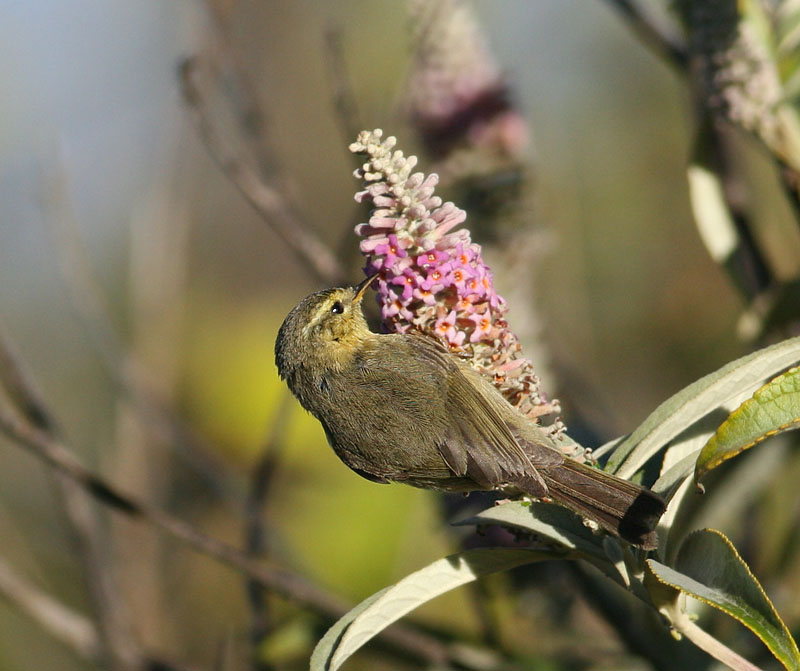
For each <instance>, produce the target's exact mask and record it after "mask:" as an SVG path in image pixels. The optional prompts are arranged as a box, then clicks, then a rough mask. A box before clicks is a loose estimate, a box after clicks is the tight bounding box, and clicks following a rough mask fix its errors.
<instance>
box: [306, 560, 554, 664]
mask: <svg viewBox="0 0 800 671" xmlns="http://www.w3.org/2000/svg"><path fill="white" fill-rule="evenodd" d="M545 559H552V555H550V554H547V553H544V552H536V551H533V550H519V549H509V548H479V549H477V550H466V551H465V552H460V553H458V554H454V555H451V556H449V557H445V558H444V559H439V560H437V561H435V562H433V563H432V564H429V565H428V566H426V567H425V568H423V569H420V570H419V571H416V572H415V573H412V574H411V575H409V576H407V577H405V578H403V579H402V580H401V581H400V582H398V583H397V584H395V585H392V586H391V587H388V588H386V589H384V590H383V591H381V592H379V593H377V594H374V595H372V596H371V597H369V598H368V599H366V601H363V602H362V603H360V604H359V605H358V606H356V607H355V608H354V609H353V610H351V611H350V612H349V613H347V614H346V615H345V616H344V617H343V618H342V619H340V620H339V621H338V622H337V623H336V624H335V625H334V626H333V627H332V628H331V629H330V630H329V631H328V633H327V634H325V636H324V637H323V638H322V640H321V641H320V642H319V644H318V645H317V648H316V649H315V650H314V654H313V656H312V658H311V671H335V670H336V669H338V668H339V667H340V666H341V665H342V664H343V663H344V662H345V661H346V660H347V659H348V658H349V657H350V656H351V655H352V654H353V653H354V652H356V650H358V649H359V648H360V647H361V646H362V645H364V644H365V643H366V642H367V641H369V640H370V639H371V638H373V637H374V636H375V635H377V634H378V633H380V632H381V631H383V630H384V629H385V628H386V627H388V626H389V625H390V624H392V623H393V622H395V621H396V620H398V619H400V618H401V617H403V615H405V614H406V613H409V612H410V611H412V610H414V609H415V608H417V607H418V606H420V605H422V604H423V603H425V602H427V601H430V600H431V599H434V598H435V597H437V596H439V595H441V594H444V593H445V592H447V591H449V590H451V589H454V588H456V587H459V586H461V585H464V584H466V583H468V582H472V581H473V580H475V579H476V578H478V577H480V576H482V575H486V574H489V573H495V572H497V571H505V570H508V569H511V568H514V567H515V566H521V565H522V564H529V563H531V562H536V561H542V560H545Z"/></svg>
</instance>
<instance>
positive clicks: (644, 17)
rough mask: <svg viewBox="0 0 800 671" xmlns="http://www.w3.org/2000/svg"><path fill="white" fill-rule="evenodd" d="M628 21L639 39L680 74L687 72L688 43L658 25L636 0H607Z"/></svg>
mask: <svg viewBox="0 0 800 671" xmlns="http://www.w3.org/2000/svg"><path fill="white" fill-rule="evenodd" d="M606 1H607V2H608V4H610V5H611V7H613V8H614V9H615V10H616V11H618V12H619V13H620V14H621V15H622V16H623V18H624V19H625V20H626V21H627V22H628V25H629V26H630V28H631V30H632V31H633V32H634V33H635V34H636V36H637V37H638V38H639V40H640V41H641V42H642V43H643V44H644V45H645V46H647V47H649V48H650V49H651V50H652V51H653V52H655V53H656V54H657V55H658V56H661V57H662V58H663V59H664V61H666V62H667V63H669V64H670V65H672V66H673V67H674V68H675V69H676V70H677V71H678V73H679V74H686V71H687V69H688V66H689V54H688V50H687V48H686V44H685V43H684V42H683V40H681V39H680V38H679V37H678V36H677V35H674V34H671V33H670V32H669V31H668V30H667V29H666V28H664V27H662V26H660V25H658V23H656V21H655V19H654V18H653V17H651V16H648V14H647V13H646V12H645V11H643V10H642V8H641V7H639V5H638V3H637V2H636V0H606Z"/></svg>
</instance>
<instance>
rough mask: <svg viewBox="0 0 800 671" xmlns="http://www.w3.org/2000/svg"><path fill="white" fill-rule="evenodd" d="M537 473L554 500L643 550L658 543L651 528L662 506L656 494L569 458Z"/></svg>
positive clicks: (653, 527)
mask: <svg viewBox="0 0 800 671" xmlns="http://www.w3.org/2000/svg"><path fill="white" fill-rule="evenodd" d="M539 472H540V474H541V476H542V478H543V479H544V481H545V483H546V484H547V488H548V490H549V493H548V495H549V496H550V497H551V498H552V499H553V500H554V501H555V502H556V503H560V504H561V505H563V506H566V507H567V508H569V509H570V510H573V511H574V512H576V513H578V514H579V515H582V516H583V517H586V518H587V519H589V520H593V521H595V522H597V524H599V525H600V526H601V527H602V528H603V529H605V530H606V531H608V532H610V533H612V534H615V535H617V536H619V537H621V538H623V539H624V540H626V541H628V542H629V543H631V544H633V545H636V546H638V547H640V548H642V549H644V550H655V549H656V547H657V546H658V538H657V536H656V532H655V530H654V529H655V526H656V524H657V523H658V520H659V518H660V517H661V515H663V514H664V510H665V508H666V504H665V502H664V499H662V498H661V497H660V496H658V494H654V493H653V492H651V491H650V490H649V489H646V488H644V487H642V486H640V485H637V484H636V483H633V482H630V481H629V480H623V479H622V478H618V477H617V476H615V475H611V474H610V473H606V472H605V471H601V470H599V469H597V468H593V467H591V466H587V465H585V464H581V463H579V462H577V461H573V460H572V459H565V460H564V462H563V463H562V464H561V465H559V466H557V467H554V468H552V469H547V470H540V471H539Z"/></svg>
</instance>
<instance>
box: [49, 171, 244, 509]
mask: <svg viewBox="0 0 800 671" xmlns="http://www.w3.org/2000/svg"><path fill="white" fill-rule="evenodd" d="M64 181H65V180H64V176H63V175H58V176H56V177H55V178H54V179H51V180H49V181H48V183H47V188H46V197H45V203H46V205H47V206H48V208H49V210H50V217H49V221H50V223H51V225H52V228H53V238H54V243H55V245H54V246H55V248H56V252H57V258H58V263H59V268H60V272H61V274H62V276H63V278H64V281H65V285H66V287H67V289H68V291H69V296H70V299H71V301H72V303H73V305H74V306H75V308H76V311H77V315H78V317H79V318H80V320H81V322H82V324H83V326H84V328H85V330H86V333H87V335H88V336H89V338H90V339H91V342H92V343H93V345H94V347H95V349H96V350H97V351H98V352H99V354H100V357H101V361H102V363H103V364H104V366H105V369H106V371H107V372H108V374H109V376H110V378H111V380H112V381H113V382H114V383H115V384H116V385H117V388H118V389H119V391H120V392H121V393H122V394H123V395H124V397H125V398H127V399H128V400H129V401H130V402H131V404H132V405H133V406H134V408H135V409H136V411H137V412H138V413H139V414H140V415H141V417H142V419H143V422H142V424H143V425H144V426H146V427H148V428H149V430H150V431H152V432H153V434H154V435H155V436H156V437H158V438H159V439H161V440H162V441H163V442H164V443H165V444H167V445H170V446H174V447H175V449H176V452H177V453H178V454H179V455H180V456H182V457H183V458H184V459H185V460H186V461H187V463H188V464H189V465H190V466H191V467H192V468H194V469H195V471H196V472H197V473H199V474H200V475H202V476H203V478H204V480H205V481H206V482H208V483H209V484H210V485H211V486H212V487H213V488H214V491H215V493H216V494H218V495H219V496H221V497H222V498H224V499H225V500H227V501H228V502H233V503H234V504H237V505H236V506H235V507H237V508H238V507H239V506H238V501H236V497H235V496H234V494H233V493H232V492H231V491H230V490H231V486H230V484H229V483H227V482H225V481H223V477H222V476H223V475H224V474H225V473H226V472H227V471H226V469H225V468H223V465H222V463H221V462H220V460H219V457H218V456H216V455H217V454H218V451H216V450H214V449H213V448H212V447H211V446H210V445H208V444H207V442H206V441H205V440H204V439H203V438H201V437H200V436H199V435H198V434H197V433H196V432H195V431H194V430H193V429H192V428H191V427H190V426H188V425H187V424H186V423H185V422H184V421H183V420H181V419H180V418H179V417H178V415H177V414H176V413H175V412H174V411H173V410H172V409H171V408H170V407H169V404H168V403H166V402H165V401H164V399H163V398H162V397H161V396H160V394H158V393H157V392H156V390H155V389H154V388H153V386H152V385H151V384H149V383H148V379H147V375H146V374H145V371H144V370H143V369H142V366H141V365H140V363H139V361H138V360H136V359H135V357H133V356H131V354H130V353H129V352H128V351H127V350H126V348H125V347H124V346H123V344H122V343H121V342H120V340H119V338H118V337H117V334H116V332H115V330H114V328H113V326H112V322H111V319H110V317H109V314H110V310H109V308H108V301H107V300H106V296H105V293H104V291H103V289H102V286H101V283H100V282H99V281H98V280H97V278H96V277H95V276H94V274H93V272H92V264H91V262H90V261H89V259H88V258H87V255H86V253H85V250H84V247H83V244H82V241H81V237H80V235H79V233H78V231H77V226H76V222H75V221H74V219H73V216H72V211H71V208H70V206H69V199H68V196H67V191H66V184H65V183H64Z"/></svg>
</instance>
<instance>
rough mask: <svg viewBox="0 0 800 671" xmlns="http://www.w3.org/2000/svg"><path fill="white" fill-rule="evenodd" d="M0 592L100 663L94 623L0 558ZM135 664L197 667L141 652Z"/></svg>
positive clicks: (169, 669)
mask: <svg viewBox="0 0 800 671" xmlns="http://www.w3.org/2000/svg"><path fill="white" fill-rule="evenodd" d="M0 596H2V597H3V598H5V599H6V600H7V601H8V602H9V603H11V604H13V605H14V606H15V607H16V608H17V609H18V610H19V611H20V612H21V613H23V614H24V615H26V616H27V617H29V618H30V619H31V620H32V621H33V622H34V623H36V624H37V625H38V626H39V627H40V628H41V629H42V630H44V631H45V632H47V633H48V634H50V635H51V636H52V637H53V638H55V639H56V640H58V641H60V642H61V643H63V644H64V645H66V646H67V647H68V648H70V649H71V650H72V651H74V652H75V653H76V654H77V655H78V656H79V657H82V658H83V659H85V660H87V661H90V662H92V663H94V664H102V663H103V654H102V652H101V646H100V638H99V635H98V631H97V627H96V626H95V625H94V624H93V623H92V622H91V621H90V620H89V619H88V618H87V617H85V616H84V615H82V614H80V613H78V612H77V611H74V610H72V609H71V608H69V607H68V606H65V605H64V604H63V603H61V602H60V601H58V600H57V599H55V598H54V597H52V596H51V595H50V594H47V593H46V592H44V591H43V590H41V589H39V588H38V587H36V586H35V585H34V584H33V583H31V582H29V581H28V580H26V579H25V578H23V577H22V576H21V575H19V574H18V573H16V572H15V571H14V569H12V568H11V566H10V565H9V564H8V563H7V562H6V561H4V560H3V559H2V558H0ZM138 668H141V669H145V670H150V669H152V670H153V671H156V670H159V671H197V670H196V669H195V668H194V667H189V666H186V665H184V664H181V663H178V662H173V661H170V660H166V659H164V658H163V657H161V656H159V655H149V654H145V655H143V656H142V659H141V662H140V664H139V666H138Z"/></svg>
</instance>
